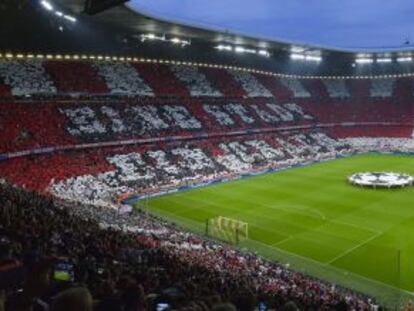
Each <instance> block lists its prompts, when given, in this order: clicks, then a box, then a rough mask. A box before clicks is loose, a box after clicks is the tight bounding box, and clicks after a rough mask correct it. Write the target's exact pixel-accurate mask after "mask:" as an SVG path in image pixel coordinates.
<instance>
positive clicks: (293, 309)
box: [282, 301, 299, 311]
mask: <svg viewBox="0 0 414 311" xmlns="http://www.w3.org/2000/svg"><path fill="white" fill-rule="evenodd" d="M298 310H299V309H298V307H297V306H296V304H295V303H294V302H292V301H289V302H287V303H286V304H285V305H284V306H283V307H282V311H298Z"/></svg>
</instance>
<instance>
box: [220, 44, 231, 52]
mask: <svg viewBox="0 0 414 311" xmlns="http://www.w3.org/2000/svg"><path fill="white" fill-rule="evenodd" d="M216 49H217V50H219V51H233V47H232V46H230V45H222V44H219V45H217V46H216Z"/></svg>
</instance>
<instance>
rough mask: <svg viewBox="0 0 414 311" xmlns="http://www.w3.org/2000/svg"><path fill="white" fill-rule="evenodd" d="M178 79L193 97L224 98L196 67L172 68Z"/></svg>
mask: <svg viewBox="0 0 414 311" xmlns="http://www.w3.org/2000/svg"><path fill="white" fill-rule="evenodd" d="M171 69H172V71H173V72H174V74H175V75H176V77H177V78H178V79H179V80H180V81H181V82H182V83H184V84H185V86H186V87H187V89H188V90H189V91H190V94H191V96H195V97H198V96H212V97H219V96H222V94H221V93H220V91H219V90H216V89H214V88H213V86H212V85H211V84H210V82H209V81H208V80H207V78H206V76H205V75H204V74H203V73H201V72H200V71H199V70H198V69H197V68H196V67H190V66H171Z"/></svg>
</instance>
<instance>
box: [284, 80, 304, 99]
mask: <svg viewBox="0 0 414 311" xmlns="http://www.w3.org/2000/svg"><path fill="white" fill-rule="evenodd" d="M280 82H281V83H282V84H283V85H284V86H286V87H287V88H289V89H290V90H291V92H292V93H293V96H294V97H295V98H309V97H311V94H310V93H309V92H308V91H307V90H306V89H305V87H304V86H303V85H302V83H301V82H300V81H299V80H297V79H285V78H282V79H280Z"/></svg>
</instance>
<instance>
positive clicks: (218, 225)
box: [206, 216, 249, 244]
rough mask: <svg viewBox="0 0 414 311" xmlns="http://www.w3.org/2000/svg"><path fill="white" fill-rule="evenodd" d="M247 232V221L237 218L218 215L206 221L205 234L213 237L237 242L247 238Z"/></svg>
mask: <svg viewBox="0 0 414 311" xmlns="http://www.w3.org/2000/svg"><path fill="white" fill-rule="evenodd" d="M248 233H249V225H248V223H247V222H243V221H240V220H237V219H232V218H228V217H223V216H218V217H214V218H210V219H207V221H206V234H207V236H209V237H212V238H215V239H219V240H223V241H226V242H230V243H234V244H238V243H239V242H241V241H243V240H246V239H248V237H249V236H248Z"/></svg>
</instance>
